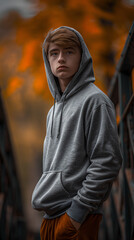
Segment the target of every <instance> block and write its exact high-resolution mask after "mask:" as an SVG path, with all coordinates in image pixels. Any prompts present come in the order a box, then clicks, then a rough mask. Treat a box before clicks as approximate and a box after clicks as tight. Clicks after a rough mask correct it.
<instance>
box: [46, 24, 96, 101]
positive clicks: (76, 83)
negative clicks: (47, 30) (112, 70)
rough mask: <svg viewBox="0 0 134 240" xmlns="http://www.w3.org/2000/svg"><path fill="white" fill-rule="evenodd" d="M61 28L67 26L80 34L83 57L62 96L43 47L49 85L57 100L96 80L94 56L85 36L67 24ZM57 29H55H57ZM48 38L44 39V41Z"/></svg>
mask: <svg viewBox="0 0 134 240" xmlns="http://www.w3.org/2000/svg"><path fill="white" fill-rule="evenodd" d="M60 28H67V29H69V30H71V31H73V32H75V34H76V35H77V36H78V38H79V41H80V43H81V48H82V57H81V62H80V66H79V69H78V71H77V72H76V74H75V75H74V76H73V78H72V80H71V81H70V83H69V84H68V86H67V87H66V89H65V91H64V93H63V95H62V96H61V94H60V92H59V89H58V86H57V84H56V81H55V77H54V75H53V73H52V71H51V68H50V64H49V62H48V59H47V56H46V53H45V50H44V48H43V59H44V64H45V70H46V76H47V81H48V86H49V89H50V92H51V94H52V96H53V98H54V99H55V100H56V101H60V100H61V98H64V96H66V99H67V98H68V97H70V96H71V95H72V94H74V93H76V92H77V91H78V90H79V89H80V88H82V87H83V86H84V85H85V84H88V83H89V82H94V81H95V77H94V72H93V65H92V57H91V55H90V53H89V50H88V48H87V46H86V44H85V42H84V39H83V37H82V36H81V34H80V33H79V32H78V31H76V30H75V29H74V28H70V27H67V26H62V27H59V28H57V29H60ZM57 29H55V30H54V31H56V30H57ZM45 41H46V39H45V40H44V42H45Z"/></svg>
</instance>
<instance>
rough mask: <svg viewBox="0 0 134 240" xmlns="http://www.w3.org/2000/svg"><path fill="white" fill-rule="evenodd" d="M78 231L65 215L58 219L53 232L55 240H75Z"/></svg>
mask: <svg viewBox="0 0 134 240" xmlns="http://www.w3.org/2000/svg"><path fill="white" fill-rule="evenodd" d="M77 234H78V231H77V230H76V228H75V227H74V225H73V224H72V223H71V220H70V218H69V216H68V215H67V214H66V213H65V214H64V215H62V216H61V217H60V218H59V222H58V224H57V226H56V230H55V240H69V239H70V240H76V239H77Z"/></svg>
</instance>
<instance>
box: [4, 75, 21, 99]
mask: <svg viewBox="0 0 134 240" xmlns="http://www.w3.org/2000/svg"><path fill="white" fill-rule="evenodd" d="M22 84H23V79H22V78H19V77H17V76H15V77H13V78H11V79H10V80H9V84H8V86H7V88H6V89H5V90H4V96H5V97H9V96H10V95H11V94H13V93H14V92H15V91H16V90H18V88H20V87H21V86H22Z"/></svg>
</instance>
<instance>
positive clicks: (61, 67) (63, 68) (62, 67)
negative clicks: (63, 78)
mask: <svg viewBox="0 0 134 240" xmlns="http://www.w3.org/2000/svg"><path fill="white" fill-rule="evenodd" d="M65 69H67V67H66V66H59V67H58V68H57V70H65Z"/></svg>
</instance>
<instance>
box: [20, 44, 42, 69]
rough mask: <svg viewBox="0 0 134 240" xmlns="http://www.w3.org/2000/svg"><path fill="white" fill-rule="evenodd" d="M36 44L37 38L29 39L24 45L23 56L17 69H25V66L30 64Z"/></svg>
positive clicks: (27, 66)
mask: <svg viewBox="0 0 134 240" xmlns="http://www.w3.org/2000/svg"><path fill="white" fill-rule="evenodd" d="M37 44H38V41H37V40H31V41H29V42H28V43H26V44H25V45H24V49H23V56H22V59H21V62H20V64H19V66H18V70H19V71H25V70H26V69H27V68H29V67H30V66H32V64H33V58H34V53H35V51H36V46H37Z"/></svg>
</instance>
